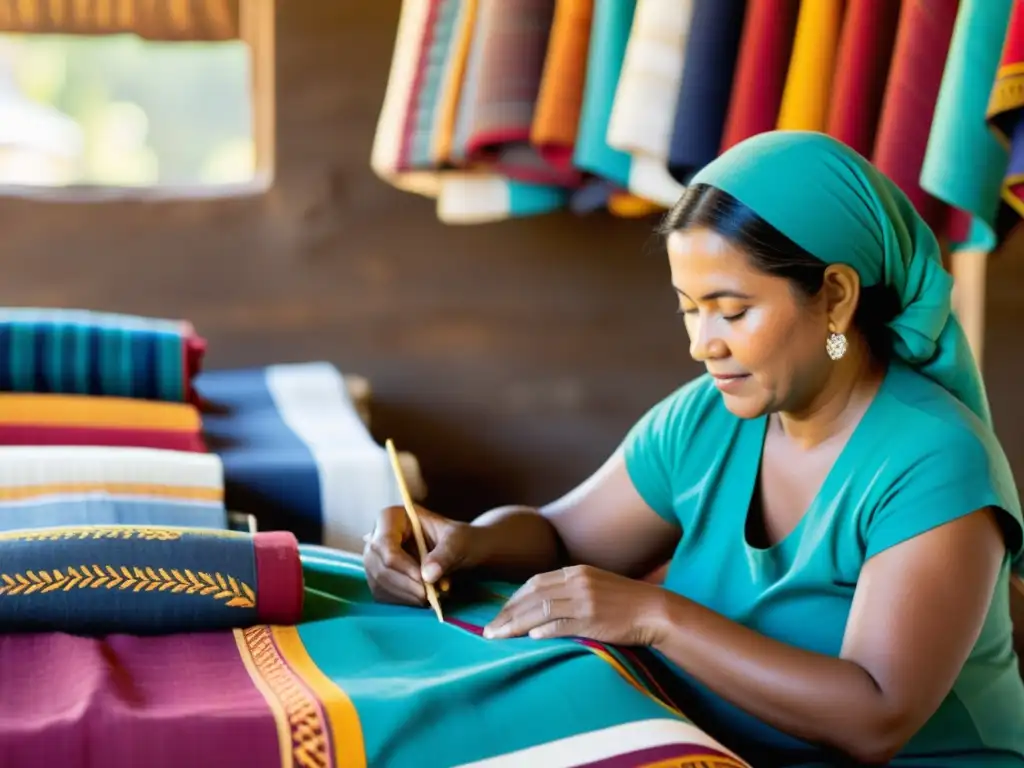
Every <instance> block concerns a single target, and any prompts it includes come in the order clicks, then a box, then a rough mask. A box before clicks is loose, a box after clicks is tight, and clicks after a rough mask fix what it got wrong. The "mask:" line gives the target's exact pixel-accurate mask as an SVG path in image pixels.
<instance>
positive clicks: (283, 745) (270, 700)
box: [234, 628, 294, 768]
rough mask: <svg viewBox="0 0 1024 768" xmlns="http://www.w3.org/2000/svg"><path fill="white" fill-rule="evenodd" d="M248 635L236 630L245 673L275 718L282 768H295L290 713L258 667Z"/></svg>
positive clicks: (250, 631) (236, 639)
mask: <svg viewBox="0 0 1024 768" xmlns="http://www.w3.org/2000/svg"><path fill="white" fill-rule="evenodd" d="M254 629H256V628H254ZM247 633H249V634H252V630H251V629H249V630H241V629H236V630H234V635H235V645H236V646H237V647H238V655H239V657H240V658H241V659H242V664H244V665H245V671H246V672H248V673H249V679H250V680H252V684H253V685H254V686H255V687H256V690H257V691H259V692H260V695H261V696H263V700H264V701H265V702H267V708H268V709H269V710H270V714H271V715H273V717H274V725H275V726H277V748H278V752H279V757H280V760H281V768H293V766H294V762H293V761H292V735H291V727H290V725H289V723H288V713H287V712H286V711H285V708H284V705H283V704H282V703H281V700H280V699H279V698H278V697H277V696H276V695H275V693H274V691H273V689H272V688H271V687H270V685H269V684H268V683H267V681H266V680H265V679H264V677H263V675H262V674H261V673H260V670H259V668H258V667H257V666H256V661H255V659H254V658H253V653H252V650H251V649H250V646H249V639H248V636H247Z"/></svg>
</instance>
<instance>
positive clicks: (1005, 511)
mask: <svg viewBox="0 0 1024 768" xmlns="http://www.w3.org/2000/svg"><path fill="white" fill-rule="evenodd" d="M935 437H939V436H935ZM942 438H943V439H928V440H925V439H921V440H920V442H918V445H922V444H924V445H927V446H928V448H927V449H926V450H925V451H924V452H922V453H921V454H920V455H919V457H918V458H917V460H916V461H914V462H913V463H912V464H911V465H910V466H908V467H907V468H906V469H905V470H904V471H903V472H902V473H901V476H900V477H899V479H898V481H897V482H896V483H894V485H893V486H892V487H891V488H890V489H889V490H888V491H887V493H886V494H885V496H884V498H883V499H882V501H881V503H880V504H879V505H878V506H877V508H876V509H875V510H874V511H873V513H872V514H871V516H870V518H869V520H868V521H867V526H866V531H865V532H864V534H865V536H866V539H867V550H866V553H865V558H869V557H872V556H874V555H876V554H878V553H879V552H882V551H884V550H886V549H889V548H890V547H894V546H896V545H897V544H901V543H902V542H904V541H907V540H909V539H912V538H914V537H915V536H919V535H920V534H922V533H926V532H927V531H929V530H932V529H933V528H937V527H939V526H941V525H945V524H946V523H949V522H952V521H954V520H956V519H958V518H960V517H964V516H966V515H969V514H971V513H972V512H975V511H977V510H979V509H983V508H985V507H994V508H996V509H997V510H999V523H1000V525H1001V527H1002V529H1003V532H1004V536H1005V538H1006V544H1007V548H1008V550H1009V552H1010V554H1011V557H1014V558H1020V556H1021V550H1022V548H1024V524H1022V521H1021V509H1020V500H1019V497H1018V495H1017V490H1016V487H1015V484H1014V481H1013V475H1012V472H1011V470H1010V467H1009V464H1008V462H1007V461H1006V458H1005V456H1004V455H1003V453H1002V451H1001V450H1000V449H999V448H998V445H997V444H993V445H991V446H990V445H986V441H985V440H983V439H982V438H979V437H978V436H977V435H975V434H971V433H969V432H963V433H960V432H956V433H952V434H947V435H943V436H942ZM993 443H994V440H993Z"/></svg>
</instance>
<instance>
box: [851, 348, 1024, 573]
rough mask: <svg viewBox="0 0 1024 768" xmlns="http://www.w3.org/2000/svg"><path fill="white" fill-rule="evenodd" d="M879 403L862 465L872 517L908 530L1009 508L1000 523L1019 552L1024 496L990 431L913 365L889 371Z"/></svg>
mask: <svg viewBox="0 0 1024 768" xmlns="http://www.w3.org/2000/svg"><path fill="white" fill-rule="evenodd" d="M876 402H877V409H876V410H875V413H874V414H873V415H872V417H871V421H870V428H869V434H868V435H867V438H868V439H866V440H864V441H862V442H861V443H860V458H861V459H862V461H860V462H859V466H860V468H861V469H863V470H867V472H868V475H869V476H870V481H869V485H870V486H871V487H872V488H873V489H874V490H873V492H872V494H870V495H872V497H873V498H874V501H875V503H873V504H870V505H868V506H869V508H870V510H871V512H870V515H869V522H870V523H871V524H872V525H877V524H879V523H880V522H881V521H887V522H886V527H887V528H889V527H893V526H896V527H898V528H900V529H901V530H900V533H903V531H902V529H903V528H904V527H908V531H909V528H912V527H914V526H915V525H916V526H920V527H922V528H928V527H931V526H933V525H935V524H940V523H942V522H947V521H948V520H952V519H954V518H956V517H959V516H961V515H964V514H967V513H970V512H971V511H973V510H976V509H981V508H983V507H994V508H998V509H1001V510H1003V511H1004V512H1005V513H1007V516H1006V517H1005V518H1001V522H1002V523H1003V524H1004V525H1005V528H1006V531H1007V533H1008V536H1009V540H1008V543H1009V545H1010V549H1011V551H1014V552H1015V553H1019V552H1020V548H1021V538H1022V536H1021V535H1022V529H1021V523H1022V518H1021V507H1020V498H1019V495H1018V493H1017V487H1016V482H1015V480H1014V477H1013V471H1012V469H1011V467H1010V463H1009V461H1008V460H1007V458H1006V454H1005V453H1004V451H1003V449H1002V446H1001V445H1000V443H999V440H998V438H997V437H996V435H995V433H994V431H993V430H992V428H991V427H990V426H989V425H987V424H986V423H984V422H982V421H981V420H980V419H979V418H978V417H977V416H975V415H974V413H972V412H971V411H970V409H968V408H967V407H966V406H964V405H963V404H962V403H960V402H959V401H958V400H956V398H954V397H953V396H952V395H951V394H950V393H949V392H947V391H946V390H945V389H943V388H942V387H941V386H940V385H938V384H936V383H935V382H933V381H931V380H930V379H928V378H927V377H925V376H923V375H921V374H919V373H917V372H916V371H913V370H911V369H909V368H903V367H901V368H898V369H895V370H893V371H892V372H891V373H890V376H889V377H887V380H886V383H885V385H884V386H883V388H882V390H881V391H880V392H879V395H878V397H877V400H876ZM869 457H870V458H869ZM889 521H893V522H892V523H891V524H890V522H889ZM879 527H880V526H879ZM894 530H895V528H894ZM888 535H889V534H888V533H887V534H886V535H884V536H881V535H880V536H878V537H877V541H878V542H881V541H883V540H885V539H886V538H887V537H888ZM899 538H902V535H901V536H900V537H899Z"/></svg>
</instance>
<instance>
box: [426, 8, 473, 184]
mask: <svg viewBox="0 0 1024 768" xmlns="http://www.w3.org/2000/svg"><path fill="white" fill-rule="evenodd" d="M476 9H477V0H462V7H461V8H460V9H459V15H458V17H457V19H458V23H459V25H460V26H459V27H458V28H457V29H456V30H455V34H454V35H453V36H452V37H453V40H452V43H450V45H451V46H452V48H453V50H452V56H451V60H450V63H449V65H448V69H447V70H446V71H445V73H444V79H443V80H442V81H441V88H440V91H439V96H438V107H437V119H436V122H435V124H434V126H433V128H434V134H433V136H432V137H431V146H430V157H431V160H432V162H433V163H434V165H437V166H442V165H444V164H445V163H447V162H448V161H450V160H451V152H452V137H453V135H454V134H455V118H456V116H457V114H458V111H459V96H460V95H461V94H462V83H463V80H464V77H465V74H466V63H467V61H468V60H469V48H470V43H471V42H472V40H473V28H474V25H475V24H476Z"/></svg>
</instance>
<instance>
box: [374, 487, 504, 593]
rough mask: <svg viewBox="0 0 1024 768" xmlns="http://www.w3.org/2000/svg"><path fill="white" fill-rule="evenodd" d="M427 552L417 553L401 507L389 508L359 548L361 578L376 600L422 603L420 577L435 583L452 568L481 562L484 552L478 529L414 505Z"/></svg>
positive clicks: (421, 580)
mask: <svg viewBox="0 0 1024 768" xmlns="http://www.w3.org/2000/svg"><path fill="white" fill-rule="evenodd" d="M416 511H417V513H418V516H419V519H420V524H421V526H422V527H423V538H424V539H426V545H427V557H426V559H425V560H424V561H423V563H422V564H420V563H419V562H418V558H417V557H416V556H415V555H413V554H410V552H413V553H415V552H416V543H415V539H414V537H413V531H412V524H411V523H410V522H409V518H408V516H407V515H406V513H405V509H404V508H403V507H388V508H387V509H385V510H384V511H382V512H381V513H380V517H379V518H378V519H377V525H376V527H375V528H374V530H373V533H372V534H371V535H370V537H369V539H368V540H367V542H366V546H365V547H364V548H363V565H364V567H365V568H366V579H367V581H368V582H369V585H370V591H371V592H372V593H373V597H374V599H375V600H378V601H380V602H383V603H398V604H402V605H426V603H427V595H426V591H425V588H424V586H423V584H424V582H428V583H431V584H439V583H440V582H441V580H442V578H444V577H447V576H448V575H449V574H451V573H452V572H453V571H456V570H460V569H467V568H472V567H474V566H476V565H481V564H482V563H483V561H484V559H485V557H486V553H485V551H484V547H483V543H482V539H483V536H482V534H483V529H481V528H479V527H476V526H472V525H469V524H468V523H460V522H457V521H455V520H449V519H448V518H446V517H442V516H441V515H438V514H435V513H434V512H431V511H430V510H427V509H424V508H423V507H420V506H418V505H417V507H416Z"/></svg>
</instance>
